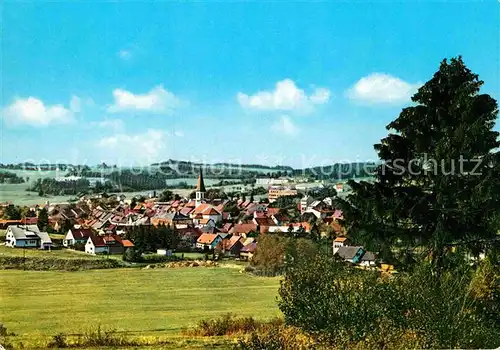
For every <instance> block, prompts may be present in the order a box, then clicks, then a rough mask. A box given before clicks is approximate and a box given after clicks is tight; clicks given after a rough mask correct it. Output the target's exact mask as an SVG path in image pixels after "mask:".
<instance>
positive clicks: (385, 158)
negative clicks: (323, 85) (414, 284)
mask: <svg viewBox="0 0 500 350" xmlns="http://www.w3.org/2000/svg"><path fill="white" fill-rule="evenodd" d="M482 84H483V82H482V81H481V80H479V78H478V75H476V74H474V73H472V72H471V71H470V70H469V69H468V68H467V67H466V66H465V64H464V62H463V61H462V58H461V57H458V58H453V59H451V60H450V61H447V60H444V61H442V63H441V65H440V68H439V70H438V71H437V72H436V73H435V74H434V76H433V78H432V79H431V80H429V81H428V82H427V83H425V84H424V85H423V86H422V87H421V88H420V89H419V90H418V92H417V93H416V94H415V95H414V96H413V97H412V101H413V102H414V104H413V105H412V106H410V107H407V108H404V109H403V110H402V112H401V114H400V115H399V117H398V118H397V119H396V120H394V121H393V122H391V123H390V124H389V125H388V126H387V129H388V130H389V131H390V133H389V135H388V136H387V137H386V138H384V139H382V140H381V143H380V144H377V145H375V150H376V151H377V152H378V155H379V157H380V159H381V160H382V164H381V165H380V166H379V167H378V168H377V170H376V181H375V182H374V183H368V182H361V183H356V182H354V181H349V185H350V186H351V187H352V189H353V194H351V195H350V196H349V197H348V199H347V201H342V200H339V202H340V205H341V207H342V209H343V211H344V218H345V224H346V227H347V229H348V232H349V234H350V235H351V236H352V237H353V238H354V239H355V241H357V243H362V244H365V245H367V246H368V247H369V248H370V249H376V250H378V251H380V252H381V253H382V255H385V256H386V257H390V256H391V254H392V252H399V253H402V254H407V253H408V252H412V251H414V248H416V247H425V248H426V249H425V251H426V253H427V256H428V257H430V258H431V260H432V262H433V264H434V267H435V270H436V271H441V267H442V265H443V258H444V256H445V253H446V252H447V250H448V249H447V248H448V247H449V246H450V245H453V244H460V245H462V246H465V247H467V248H468V249H472V248H473V247H474V246H476V245H477V244H480V243H481V244H484V241H488V240H489V239H492V238H494V237H495V236H496V231H497V227H495V226H494V225H492V222H493V219H494V218H495V216H496V214H497V213H498V212H499V207H500V205H499V204H500V195H499V194H500V191H499V180H500V172H499V162H498V157H499V153H497V151H496V149H497V148H498V147H499V145H500V143H499V141H498V136H499V133H498V132H496V131H494V130H493V127H494V125H495V121H496V119H497V114H498V108H497V103H496V101H495V100H494V99H493V98H492V97H491V96H489V95H487V94H480V93H479V89H480V87H481V85H482Z"/></svg>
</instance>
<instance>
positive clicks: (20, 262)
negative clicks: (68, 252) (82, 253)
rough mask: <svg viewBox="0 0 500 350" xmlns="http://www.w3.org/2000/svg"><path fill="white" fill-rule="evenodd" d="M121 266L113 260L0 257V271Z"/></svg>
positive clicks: (73, 269) (68, 269)
mask: <svg viewBox="0 0 500 350" xmlns="http://www.w3.org/2000/svg"><path fill="white" fill-rule="evenodd" d="M122 266H123V265H122V264H121V263H120V262H119V261H117V260H114V259H60V258H38V257H26V258H23V257H20V256H19V257H18V256H0V270H12V269H14V270H35V271H44V270H65V271H77V270H94V269H111V268H118V267H122Z"/></svg>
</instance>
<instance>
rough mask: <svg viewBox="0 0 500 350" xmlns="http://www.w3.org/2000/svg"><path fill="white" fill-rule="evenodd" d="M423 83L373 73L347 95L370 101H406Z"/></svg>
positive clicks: (354, 98)
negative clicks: (408, 81) (413, 82)
mask: <svg viewBox="0 0 500 350" xmlns="http://www.w3.org/2000/svg"><path fill="white" fill-rule="evenodd" d="M421 85H422V84H420V83H416V84H411V83H407V82H406V81H404V80H401V79H400V78H397V77H393V76H392V75H389V74H384V73H372V74H370V75H368V76H366V77H363V78H361V79H360V80H359V81H358V82H357V83H356V84H354V85H353V86H352V87H351V88H350V89H349V90H348V91H347V96H348V97H349V98H350V99H352V100H359V101H362V102H368V103H389V104H391V103H404V102H408V101H409V100H410V98H411V96H412V95H413V94H414V93H415V92H416V91H417V89H418V88H419V87H420V86H421Z"/></svg>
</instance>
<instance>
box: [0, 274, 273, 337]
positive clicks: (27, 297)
mask: <svg viewBox="0 0 500 350" xmlns="http://www.w3.org/2000/svg"><path fill="white" fill-rule="evenodd" d="M278 285H279V280H278V279H277V278H263V277H255V276H251V275H247V274H243V273H240V272H239V270H238V269H234V268H233V269H232V268H221V267H219V268H171V269H154V270H141V269H109V270H91V271H81V272H53V271H19V270H7V271H1V274H0V290H1V291H2V292H1V293H0V317H1V318H0V322H2V323H4V325H5V326H6V327H7V328H8V330H9V331H12V332H14V333H16V334H17V336H16V337H15V338H18V339H23V338H26V339H34V338H47V337H49V336H51V335H54V334H56V333H58V332H64V333H68V334H75V333H76V334H78V333H81V332H82V331H84V330H85V329H87V328H88V327H90V326H92V325H97V324H101V325H102V326H103V327H106V328H114V329H116V330H118V331H127V333H128V334H132V335H134V334H140V335H154V336H163V335H172V336H175V335H176V334H178V333H179V331H180V330H181V329H182V328H183V327H189V326H193V325H194V324H196V322H197V321H199V320H201V319H206V318H213V317H217V316H219V315H222V314H225V313H228V312H231V313H235V314H238V315H243V316H254V317H257V318H260V319H263V318H271V317H274V316H277V315H279V310H278V308H277V305H276V296H277V289H278Z"/></svg>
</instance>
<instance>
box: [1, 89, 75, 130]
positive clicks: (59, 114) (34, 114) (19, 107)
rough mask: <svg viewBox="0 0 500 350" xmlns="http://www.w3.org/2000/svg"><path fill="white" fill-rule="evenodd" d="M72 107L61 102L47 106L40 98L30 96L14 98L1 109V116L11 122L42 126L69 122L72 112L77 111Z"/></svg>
mask: <svg viewBox="0 0 500 350" xmlns="http://www.w3.org/2000/svg"><path fill="white" fill-rule="evenodd" d="M75 97H76V96H75ZM73 103H74V101H73ZM73 107H75V106H74V105H73ZM73 107H70V108H69V109H68V108H66V107H64V106H63V105H62V104H56V105H51V106H48V105H45V104H44V102H43V101H42V100H40V99H38V98H36V97H31V96H30V97H28V98H26V99H22V98H16V99H15V100H14V102H12V104H10V105H9V106H7V107H5V108H4V109H3V110H2V116H3V119H4V120H5V121H6V122H8V123H11V124H28V125H32V126H44V125H49V124H52V123H69V122H71V121H72V120H73V117H74V113H77V112H78V111H79V110H78V111H76V110H73Z"/></svg>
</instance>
